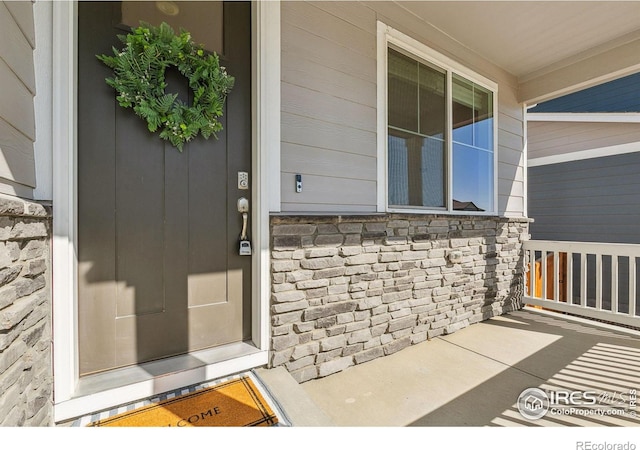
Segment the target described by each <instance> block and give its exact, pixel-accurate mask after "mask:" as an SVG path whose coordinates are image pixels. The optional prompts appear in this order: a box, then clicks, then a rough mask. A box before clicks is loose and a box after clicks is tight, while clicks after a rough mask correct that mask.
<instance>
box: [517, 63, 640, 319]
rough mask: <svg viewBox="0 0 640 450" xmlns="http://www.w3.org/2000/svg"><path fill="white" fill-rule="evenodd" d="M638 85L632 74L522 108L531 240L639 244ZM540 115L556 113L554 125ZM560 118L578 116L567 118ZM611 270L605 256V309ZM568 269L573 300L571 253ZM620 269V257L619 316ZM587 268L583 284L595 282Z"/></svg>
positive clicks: (576, 274) (591, 293)
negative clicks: (525, 116)
mask: <svg viewBox="0 0 640 450" xmlns="http://www.w3.org/2000/svg"><path fill="white" fill-rule="evenodd" d="M639 87H640V74H635V75H631V76H628V77H625V78H622V79H619V80H616V81H612V82H610V83H606V84H603V85H600V86H596V87H593V88H590V89H587V90H584V91H581V92H577V93H574V94H570V95H567V96H565V97H561V98H558V99H555V100H552V101H549V102H547V103H544V104H541V105H538V106H536V107H535V108H532V109H530V110H529V112H533V114H531V115H530V116H529V121H528V141H529V148H528V157H529V169H528V183H529V186H528V189H529V196H528V199H529V215H530V217H531V218H532V219H533V220H534V222H533V223H532V224H531V227H530V230H531V237H532V238H533V239H538V240H550V241H578V242H608V243H622V244H640V227H638V223H640V202H639V201H638V199H640V180H639V179H638V173H640V123H638V119H637V112H638V111H640V89H639ZM536 113H539V114H536ZM544 113H562V114H561V116H559V117H560V118H561V120H557V119H556V120H557V121H553V120H554V118H557V117H558V116H554V115H553V114H548V115H547V116H546V117H545V116H544ZM565 113H579V114H573V116H574V117H573V118H572V114H565ZM605 113H614V114H605ZM620 113H624V114H620ZM634 113H636V114H634ZM541 114H542V117H540V115H541ZM543 119H544V120H543ZM572 120H575V121H572ZM598 120H600V121H598ZM605 120H606V121H605ZM616 120H618V121H616ZM624 121H626V122H624ZM611 265H612V263H611V258H609V257H605V258H603V261H602V273H603V276H602V280H601V282H602V302H603V307H604V308H605V309H607V308H610V305H611V278H612V275H611ZM573 267H574V269H573V297H574V301H577V300H578V299H579V298H580V294H581V293H580V276H581V274H580V269H579V267H580V261H579V258H578V255H574V257H573ZM628 267H629V264H628V261H627V260H626V259H624V258H622V259H620V260H619V261H618V280H617V285H618V289H619V300H618V305H619V309H620V311H621V312H627V311H628V310H629V309H628V308H629V300H628V285H629V281H628V280H629V276H628V271H629V268H628ZM595 270H596V269H595V259H594V258H593V257H592V255H589V256H588V257H587V273H588V278H589V280H595ZM595 289H596V286H595V283H594V282H591V283H590V284H588V286H587V304H588V305H589V306H595V292H596V291H595ZM636 289H640V279H639V280H638V282H637V286H636Z"/></svg>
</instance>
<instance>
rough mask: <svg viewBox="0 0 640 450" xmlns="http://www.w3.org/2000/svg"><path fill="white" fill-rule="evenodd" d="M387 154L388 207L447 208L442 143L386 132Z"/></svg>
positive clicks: (390, 130) (410, 135)
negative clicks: (387, 139) (387, 138)
mask: <svg viewBox="0 0 640 450" xmlns="http://www.w3.org/2000/svg"><path fill="white" fill-rule="evenodd" d="M388 152H389V157H388V164H389V205H392V206H417V207H431V208H443V207H445V206H446V201H445V175H444V174H445V145H444V141H443V140H442V139H435V138H429V137H423V136H418V135H414V134H411V133H405V132H402V131H398V130H394V129H389V146H388Z"/></svg>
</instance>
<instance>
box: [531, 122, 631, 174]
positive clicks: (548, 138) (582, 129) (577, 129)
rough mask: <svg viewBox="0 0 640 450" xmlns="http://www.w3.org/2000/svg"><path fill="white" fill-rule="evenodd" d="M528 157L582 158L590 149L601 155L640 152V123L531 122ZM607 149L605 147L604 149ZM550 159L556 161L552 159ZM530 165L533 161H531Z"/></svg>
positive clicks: (537, 162) (532, 159)
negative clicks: (623, 150) (624, 150)
mask: <svg viewBox="0 0 640 450" xmlns="http://www.w3.org/2000/svg"><path fill="white" fill-rule="evenodd" d="M528 141H529V147H528V158H529V162H530V163H533V164H534V165H536V164H539V163H540V162H544V160H541V161H536V160H537V158H548V157H550V156H553V157H555V161H558V160H559V159H560V158H558V156H559V155H563V157H564V158H563V159H564V160H575V159H579V158H580V157H581V155H582V154H583V153H580V152H587V151H594V150H599V153H600V155H601V156H603V155H606V154H615V153H619V152H620V150H621V149H622V148H626V149H628V150H626V151H640V123H615V122H614V123H610V122H550V121H549V122H536V121H535V119H532V120H530V121H529V124H528ZM602 149H605V150H602ZM547 161H554V160H553V159H551V160H547ZM530 165H531V164H530Z"/></svg>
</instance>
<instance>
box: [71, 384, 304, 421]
mask: <svg viewBox="0 0 640 450" xmlns="http://www.w3.org/2000/svg"><path fill="white" fill-rule="evenodd" d="M244 376H248V377H250V378H251V380H252V381H253V382H254V383H255V385H256V386H257V388H258V389H259V390H260V393H261V394H262V395H263V397H264V399H265V400H266V401H267V403H269V406H270V407H271V409H272V410H273V412H274V413H275V414H276V415H277V416H278V419H279V421H278V423H277V424H276V425H275V426H276V427H290V426H291V422H290V421H289V420H288V418H287V416H286V414H285V413H284V410H283V409H282V407H281V406H280V405H279V404H278V402H277V401H276V400H275V399H274V398H273V396H272V395H271V393H270V392H269V390H268V389H267V387H266V386H265V385H264V383H262V380H260V378H259V377H258V376H257V375H256V374H255V373H254V372H253V371H249V372H242V373H237V374H234V375H230V376H227V377H224V378H216V379H215V380H210V381H207V382H204V383H199V384H196V385H192V386H186V387H183V388H180V389H176V390H173V391H169V392H165V393H162V394H159V395H156V396H153V397H149V398H146V399H143V400H139V401H137V402H133V403H128V404H126V405H121V406H119V407H116V408H112V409H109V410H104V411H99V412H95V413H93V414H88V415H86V416H83V417H80V418H79V419H76V420H74V421H73V423H72V424H71V426H72V427H86V426H87V425H89V424H90V423H92V422H95V421H97V420H103V419H108V418H109V417H113V416H115V415H117V414H120V413H123V412H127V411H133V410H134V409H136V408H140V407H143V406H147V405H151V404H153V403H159V402H161V401H164V400H168V399H171V398H175V397H179V396H181V395H185V394H189V393H192V392H196V391H200V390H202V389H206V388H209V387H212V386H216V385H218V384H220V383H225V382H227V381H232V380H237V379H239V378H242V377H244Z"/></svg>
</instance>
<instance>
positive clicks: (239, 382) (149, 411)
mask: <svg viewBox="0 0 640 450" xmlns="http://www.w3.org/2000/svg"><path fill="white" fill-rule="evenodd" d="M277 423H278V417H277V416H276V414H275V413H274V412H273V410H272V409H271V407H270V406H269V404H268V403H267V402H266V400H265V398H264V397H263V395H262V393H261V392H260V391H259V390H258V388H257V387H256V385H255V384H254V382H253V380H252V379H251V378H250V377H248V376H242V377H239V378H236V379H233V380H231V381H227V382H223V383H220V384H217V385H214V386H211V387H207V388H204V389H201V390H199V391H195V392H191V393H189V394H185V395H180V396H177V397H174V398H171V399H168V400H163V401H160V402H158V403H153V404H150V405H147V406H143V407H140V408H137V409H134V410H132V411H127V412H124V413H121V414H117V415H115V416H112V417H108V418H105V419H101V420H97V421H95V422H92V423H90V424H88V426H91V427H244V426H273V425H276V424H277Z"/></svg>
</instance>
